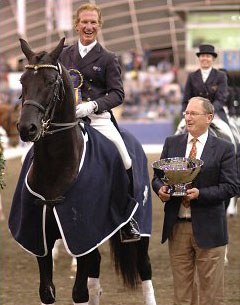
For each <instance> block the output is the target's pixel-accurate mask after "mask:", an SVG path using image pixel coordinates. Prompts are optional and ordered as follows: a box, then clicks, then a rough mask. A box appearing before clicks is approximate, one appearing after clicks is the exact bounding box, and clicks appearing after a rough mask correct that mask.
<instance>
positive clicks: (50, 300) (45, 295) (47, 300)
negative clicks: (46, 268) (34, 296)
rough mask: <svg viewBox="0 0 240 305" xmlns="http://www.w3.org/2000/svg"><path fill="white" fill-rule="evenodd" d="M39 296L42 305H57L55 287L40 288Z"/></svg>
mask: <svg viewBox="0 0 240 305" xmlns="http://www.w3.org/2000/svg"><path fill="white" fill-rule="evenodd" d="M39 295H40V299H41V301H42V305H52V304H55V287H54V286H53V287H51V286H48V287H45V288H42V287H40V288H39Z"/></svg>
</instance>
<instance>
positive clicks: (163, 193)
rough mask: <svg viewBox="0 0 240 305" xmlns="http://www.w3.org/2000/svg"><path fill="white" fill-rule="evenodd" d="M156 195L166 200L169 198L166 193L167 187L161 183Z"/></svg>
mask: <svg viewBox="0 0 240 305" xmlns="http://www.w3.org/2000/svg"><path fill="white" fill-rule="evenodd" d="M158 197H159V198H160V199H161V200H162V201H163V202H165V201H168V200H169V199H170V194H169V193H168V187H167V186H166V185H163V186H162V187H161V188H160V189H159V191H158Z"/></svg>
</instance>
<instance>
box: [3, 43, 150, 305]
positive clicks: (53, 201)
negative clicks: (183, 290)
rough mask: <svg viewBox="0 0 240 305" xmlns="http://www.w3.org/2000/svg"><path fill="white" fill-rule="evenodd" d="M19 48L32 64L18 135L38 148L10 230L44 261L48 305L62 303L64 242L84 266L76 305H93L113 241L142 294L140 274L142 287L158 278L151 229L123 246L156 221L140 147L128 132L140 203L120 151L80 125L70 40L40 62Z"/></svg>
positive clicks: (119, 261) (26, 169) (23, 176)
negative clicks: (68, 62)
mask: <svg viewBox="0 0 240 305" xmlns="http://www.w3.org/2000/svg"><path fill="white" fill-rule="evenodd" d="M20 43H21V48H22V51H23V53H24V54H25V56H26V58H27V59H28V63H29V64H28V65H27V66H26V71H25V72H24V74H23V75H22V77H21V83H22V110H21V115H20V120H19V124H18V130H19V133H20V137H21V139H22V141H25V142H28V141H31V142H33V143H34V145H33V148H32V149H31V150H30V151H29V153H28V154H27V156H26V158H25V161H24V163H23V167H22V170H21V173H20V177H19V181H18V184H17V187H16V191H15V194H14V197H13V202H12V207H11V212H10V216H9V228H10V231H11V233H12V235H13V237H14V239H15V240H16V241H17V242H18V243H19V244H20V245H21V246H22V247H23V248H24V249H25V250H26V251H28V252H30V253H31V254H33V255H35V256H37V261H38V265H39V272H40V286H39V295H40V299H41V302H42V304H54V303H55V301H56V293H55V286H54V284H53V261H52V249H53V246H54V243H55V241H56V240H57V239H60V238H62V239H63V242H64V245H65V248H66V250H67V252H68V253H69V254H70V255H72V256H73V257H76V258H77V272H76V278H75V283H74V287H73V290H72V299H73V302H74V304H82V303H84V304H89V305H91V303H90V301H89V303H88V300H89V291H88V287H87V280H88V277H90V276H92V277H95V276H97V275H98V274H97V273H99V272H100V254H99V252H98V250H97V248H98V246H99V245H101V244H102V243H103V242H105V241H107V240H110V241H111V249H112V253H113V255H112V256H113V258H114V259H115V266H116V270H117V271H120V273H121V274H122V276H123V280H124V283H125V284H126V285H128V286H130V287H136V285H137V281H138V275H139V274H140V277H141V279H142V280H144V279H146V280H148V279H149V277H151V264H150V261H149V257H148V253H147V250H148V243H149V236H150V230H151V229H148V230H147V231H148V232H146V235H145V234H143V235H144V236H145V237H142V239H141V240H140V241H139V242H136V243H133V244H132V245H130V244H129V245H126V244H121V242H120V236H119V229H120V228H121V227H122V226H124V225H125V224H126V223H127V222H128V221H129V220H130V219H131V217H132V216H133V215H134V214H135V215H136V217H138V219H139V220H140V221H141V219H144V217H146V215H145V214H149V213H151V204H150V202H151V195H150V187H149V181H148V180H147V182H144V183H143V182H142V178H143V176H144V175H148V174H147V167H146V157H145V155H144V154H143V153H142V151H141V149H140V147H139V146H140V144H139V146H136V145H138V144H136V141H135V140H134V138H133V137H132V136H129V135H128V133H127V132H123V136H124V139H125V141H126V142H128V145H129V146H130V147H131V145H133V148H132V149H131V154H132V156H135V157H136V156H138V155H140V156H141V157H140V159H139V158H138V161H137V163H138V166H140V170H142V169H143V170H142V172H139V173H138V174H137V175H136V176H135V177H136V184H137V186H136V189H138V188H142V186H143V191H139V192H137V193H138V194H139V195H138V197H139V198H138V199H137V200H135V199H134V198H132V197H131V196H130V195H129V194H128V189H129V179H128V176H127V174H126V171H125V168H124V165H123V162H122V159H121V157H120V155H119V153H118V151H117V148H116V147H115V146H114V144H113V143H112V142H110V141H109V140H108V139H106V138H105V137H104V136H103V135H101V134H100V133H99V132H97V131H96V130H94V129H92V128H91V127H90V126H88V125H86V124H83V123H82V122H81V121H77V120H76V117H75V110H76V109H75V96H74V90H73V85H72V82H71V78H70V76H69V73H68V71H67V70H66V69H65V68H64V67H63V66H62V65H61V64H59V63H58V57H59V55H60V53H61V51H62V49H63V46H64V38H63V39H62V40H61V41H60V42H59V44H58V45H57V47H56V48H55V49H54V50H53V51H52V52H50V53H47V52H40V53H37V54H36V53H34V52H33V51H32V50H31V48H30V46H29V45H28V43H27V42H26V41H25V40H23V39H20ZM132 143H133V144H132ZM138 157H139V156H138ZM136 168H137V166H136ZM138 168H139V167H138ZM147 178H148V176H147ZM140 197H141V198H140ZM138 202H139V203H138ZM138 206H139V207H141V209H140V208H138ZM136 211H137V212H136ZM148 227H151V219H150V220H149V224H148ZM140 228H141V224H140ZM130 253H131V255H130ZM144 266H145V267H144ZM144 274H145V275H144ZM144 276H145V277H146V278H144Z"/></svg>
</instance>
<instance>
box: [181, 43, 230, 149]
mask: <svg viewBox="0 0 240 305" xmlns="http://www.w3.org/2000/svg"><path fill="white" fill-rule="evenodd" d="M196 55H197V57H198V59H199V65H200V69H198V70H196V71H194V72H192V73H190V74H189V76H188V79H187V82H186V85H185V88H184V96H183V102H182V111H183V112H184V111H185V110H186V107H187V104H188V101H189V100H190V99H191V98H192V97H194V96H201V97H204V98H207V99H209V100H210V102H211V103H212V104H213V106H214V111H215V117H214V119H213V124H214V125H216V127H217V128H219V129H220V130H221V131H224V133H226V134H228V135H229V136H230V137H231V138H232V142H233V143H234V142H235V140H234V137H233V135H232V131H231V129H230V127H229V122H228V119H227V115H226V113H225V110H224V106H226V102H227V98H228V84H227V76H226V73H224V72H222V71H219V70H217V69H215V68H213V63H214V61H215V59H216V58H217V56H218V55H217V53H216V52H215V48H214V46H212V45H210V44H202V45H200V46H199V51H198V52H197V53H196Z"/></svg>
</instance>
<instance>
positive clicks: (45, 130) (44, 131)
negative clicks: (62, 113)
mask: <svg viewBox="0 0 240 305" xmlns="http://www.w3.org/2000/svg"><path fill="white" fill-rule="evenodd" d="M25 68H26V69H33V70H34V74H36V73H37V72H38V69H55V70H56V71H58V75H57V79H56V81H55V84H54V89H53V97H52V99H51V101H50V103H49V104H48V105H47V107H46V108H45V107H43V106H42V105H41V104H40V103H38V102H37V101H34V100H30V99H29V100H25V101H23V106H25V105H31V106H34V107H36V108H38V109H39V110H40V111H41V112H42V113H43V114H44V117H43V119H42V122H41V123H42V125H41V133H40V135H39V137H38V138H37V139H34V141H33V142H36V141H38V140H39V138H41V137H44V136H46V135H52V134H55V133H57V132H60V131H64V130H67V129H70V128H73V127H75V126H77V125H78V124H79V121H75V122H71V123H52V122H51V121H52V119H53V116H54V113H55V108H56V105H57V103H59V102H60V96H59V95H60V92H61V90H62V94H63V96H65V94H66V93H65V89H64V85H63V80H62V77H61V75H62V67H61V65H60V64H59V63H58V65H57V66H55V65H50V64H37V65H26V66H25ZM51 127H53V129H52V130H49V129H50V128H51ZM55 128H57V129H55Z"/></svg>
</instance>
